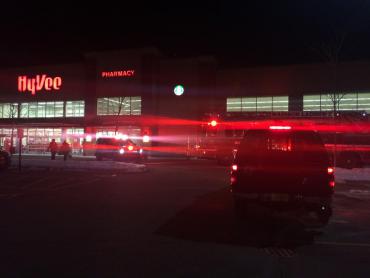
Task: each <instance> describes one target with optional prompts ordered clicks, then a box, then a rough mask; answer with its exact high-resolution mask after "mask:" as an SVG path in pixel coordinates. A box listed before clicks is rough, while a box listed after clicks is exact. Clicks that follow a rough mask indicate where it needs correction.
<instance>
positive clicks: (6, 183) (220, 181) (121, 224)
mask: <svg viewBox="0 0 370 278" xmlns="http://www.w3.org/2000/svg"><path fill="white" fill-rule="evenodd" d="M147 167H148V171H146V172H142V173H112V172H104V171H94V172H86V171H84V172H78V171H73V172H70V171H65V170H64V171H59V170H49V171H44V170H43V171H38V170H24V171H22V172H21V173H18V172H17V169H16V168H14V169H11V170H9V171H7V172H1V173H0V174H1V185H0V206H1V210H0V213H1V219H2V222H1V225H0V236H1V237H2V238H3V239H4V241H3V246H2V250H3V252H2V254H1V262H2V263H1V269H2V270H1V272H2V277H30V276H33V277H34V276H43V277H45V275H46V276H49V277H81V276H84V277H86V276H88V277H107V276H108V277H122V276H126V277H127V276H129V277H142V276H149V275H151V276H161V277H204V276H205V277H241V276H243V277H245V276H247V277H250V276H251V277H333V276H339V277H347V276H349V275H351V277H366V275H367V273H368V271H369V262H370V259H369V255H370V215H369V213H368V211H369V199H370V195H369V194H368V192H369V190H370V182H369V181H366V180H365V181H356V182H355V181H351V182H349V183H348V182H342V183H338V184H337V186H336V194H335V199H334V215H333V217H332V219H331V221H330V223H329V225H328V226H327V227H325V228H324V229H323V230H321V231H319V232H312V231H302V230H300V229H297V227H296V226H294V225H290V224H288V223H287V224H286V225H281V224H282V223H276V222H268V221H267V222H264V223H263V224H262V225H257V226H256V225H251V224H250V223H240V222H237V221H235V217H234V214H233V211H232V202H231V197H230V194H229V192H228V189H227V184H228V171H229V170H228V169H226V168H225V167H220V166H217V165H216V164H215V163H214V162H212V161H203V160H195V161H187V160H176V161H171V160H156V161H149V162H148V163H147Z"/></svg>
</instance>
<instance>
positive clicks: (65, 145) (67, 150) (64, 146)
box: [60, 140, 71, 161]
mask: <svg viewBox="0 0 370 278" xmlns="http://www.w3.org/2000/svg"><path fill="white" fill-rule="evenodd" d="M60 150H61V153H62V154H63V160H64V161H66V160H67V158H68V155H69V153H70V151H71V147H70V146H69V144H68V142H67V141H66V140H64V142H63V144H62V147H61V148H60Z"/></svg>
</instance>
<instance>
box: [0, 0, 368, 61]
mask: <svg viewBox="0 0 370 278" xmlns="http://www.w3.org/2000/svg"><path fill="white" fill-rule="evenodd" d="M30 2H31V1H30ZM76 2H77V1H76ZM198 2H201V1H198ZM50 3H51V2H50ZM61 3H62V2H61V1H59V2H55V3H54V2H53V3H52V6H51V4H49V7H48V6H46V5H41V4H37V5H35V4H33V3H28V4H23V5H21V4H19V2H17V3H16V4H14V5H12V4H2V9H1V13H2V15H1V16H0V31H1V37H2V40H1V44H0V50H1V53H0V67H3V68H4V67H9V66H11V67H13V66H24V65H34V64H46V63H68V62H77V61H80V60H81V59H82V57H83V56H82V54H83V53H84V52H89V51H100V50H113V49H125V48H136V47H157V48H158V49H159V50H160V51H162V52H163V53H164V54H166V55H168V56H170V57H173V56H176V57H189V56H198V55H214V56H215V57H216V58H217V59H218V60H219V61H220V63H221V65H223V66H225V67H235V66H255V65H277V64H292V63H312V62H322V61H324V60H325V59H324V58H323V57H322V56H321V55H320V49H322V45H323V44H325V45H328V44H329V45H333V44H334V45H335V41H336V38H338V37H341V36H342V35H344V38H345V39H344V43H343V47H342V49H341V51H340V61H347V60H368V59H370V0H351V1H349V0H331V1H326V0H322V1H314V0H311V1H306V0H295V1H291V0H287V1H283V0H282V1H278V0H276V1H262V0H261V1H243V2H233V1H209V2H208V1H202V4H199V3H196V2H191V1H181V2H180V1H171V2H170V1H168V2H167V1H166V2H158V3H156V4H155V5H154V4H150V5H148V4H145V1H142V2H140V3H139V4H137V5H133V4H130V2H129V1H120V2H119V3H120V4H118V3H116V2H113V1H100V2H99V3H98V4H85V5H84V6H80V5H76V4H75V5H66V4H63V5H62V4H61ZM181 3H183V4H181ZM58 4H60V6H59V7H58Z"/></svg>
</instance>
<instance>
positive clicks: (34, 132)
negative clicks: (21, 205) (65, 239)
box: [0, 48, 370, 153]
mask: <svg viewBox="0 0 370 278" xmlns="http://www.w3.org/2000/svg"><path fill="white" fill-rule="evenodd" d="M84 57H85V58H84V61H83V62H80V63H75V64H62V65H45V66H32V67H25V68H11V69H6V70H1V71H0V146H3V147H4V148H8V147H9V145H11V143H10V142H11V141H12V140H13V145H14V146H16V145H17V139H16V138H17V133H18V132H19V133H22V135H23V136H22V147H23V151H24V152H29V153H32V152H38V153H40V152H41V153H42V152H44V151H45V150H46V147H47V145H48V143H49V142H50V141H51V139H53V138H54V139H56V141H57V142H61V141H62V140H68V141H69V142H70V143H71V145H72V147H73V151H74V152H75V153H80V152H82V142H83V141H84V140H86V141H87V142H90V143H91V144H93V143H94V141H95V139H96V138H97V137H101V136H117V134H118V135H125V134H126V135H129V136H131V137H133V138H142V136H143V135H150V137H151V139H152V141H151V142H150V144H151V145H156V144H177V143H178V144H183V143H184V142H185V141H186V138H189V135H190V134H192V133H194V132H196V130H197V123H199V121H202V119H203V118H204V115H205V113H221V114H225V113H231V114H238V113H239V114H244V115H256V114H264V115H269V114H271V115H272V114H273V113H275V114H276V113H290V112H298V113H305V112H312V113H322V112H327V111H331V110H332V109H333V108H332V101H331V99H330V96H329V95H328V92H332V91H333V90H337V91H338V90H340V91H341V92H345V95H344V96H343V98H342V99H341V104H340V111H356V112H360V113H363V114H366V113H367V112H370V79H369V76H370V63H367V62H356V63H349V64H343V65H340V66H339V67H336V68H335V69H334V70H333V67H332V66H330V65H326V64H320V65H319V64H313V65H293V66H282V67H264V68H244V69H225V68H222V67H220V66H219V65H218V63H217V61H216V60H215V59H214V58H212V57H194V58H169V57H166V56H163V55H162V54H161V53H160V52H159V51H157V50H156V49H152V48H146V49H132V50H122V51H110V52H99V53H88V54H86V55H85V56H84ZM177 85H180V86H177ZM173 135H176V136H173ZM156 138H158V140H156ZM178 138H182V139H178Z"/></svg>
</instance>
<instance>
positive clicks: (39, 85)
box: [18, 74, 62, 95]
mask: <svg viewBox="0 0 370 278" xmlns="http://www.w3.org/2000/svg"><path fill="white" fill-rule="evenodd" d="M61 86H62V78H61V77H59V76H57V77H47V75H46V74H41V75H39V74H38V75H36V77H35V78H29V77H27V76H26V75H23V76H18V91H20V92H31V94H32V95H35V94H36V92H39V91H41V90H46V91H51V90H55V91H59V90H60V87H61Z"/></svg>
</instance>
